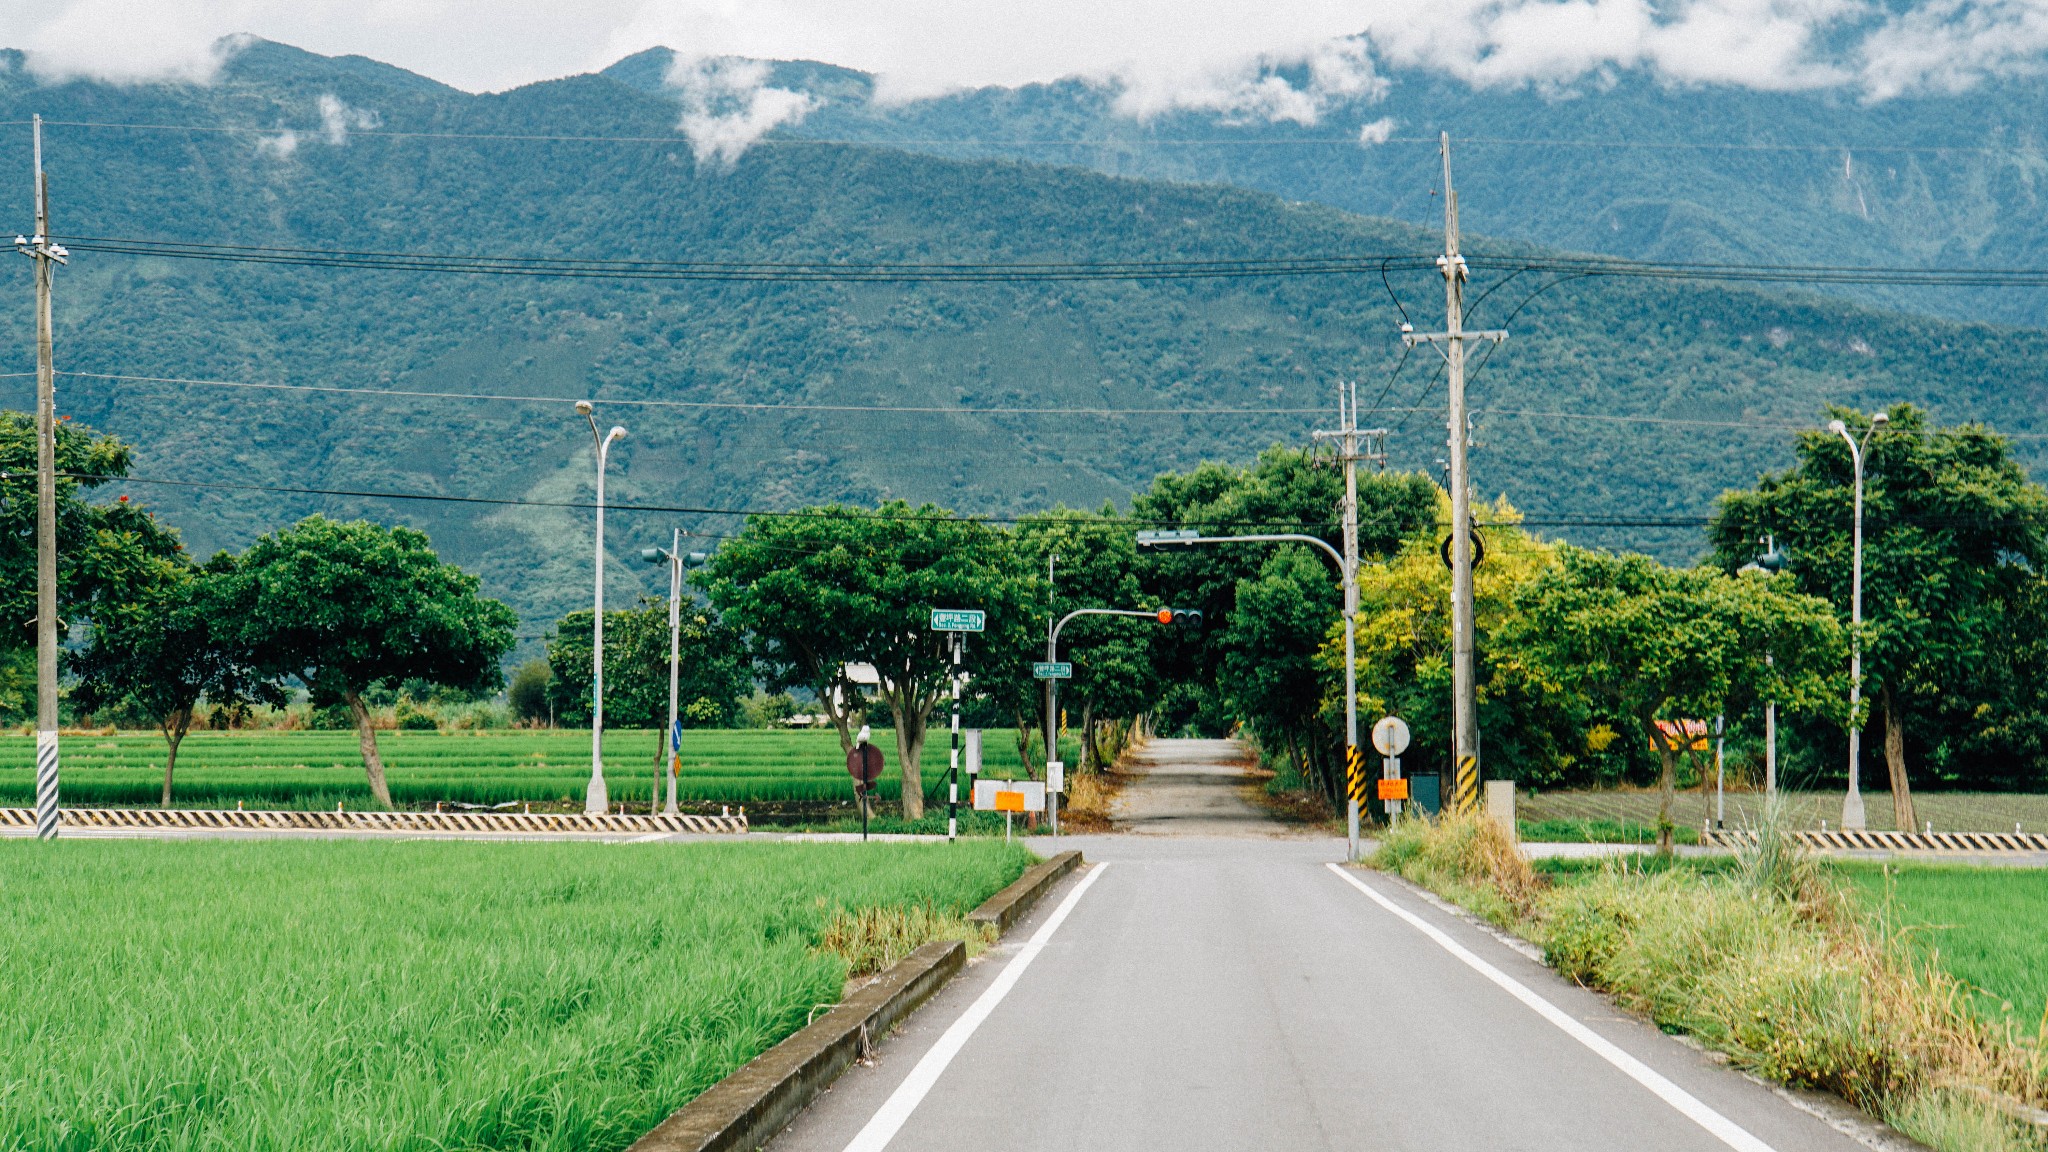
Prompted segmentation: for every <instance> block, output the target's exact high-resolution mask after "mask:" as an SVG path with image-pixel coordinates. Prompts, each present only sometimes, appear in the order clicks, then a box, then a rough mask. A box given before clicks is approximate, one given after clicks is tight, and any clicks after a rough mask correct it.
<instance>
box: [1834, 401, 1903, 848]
mask: <svg viewBox="0 0 2048 1152" xmlns="http://www.w3.org/2000/svg"><path fill="white" fill-rule="evenodd" d="M1889 423H1891V417H1890V416H1887V415H1885V414H1884V413H1883V412H1879V413H1876V414H1875V415H1873V416H1871V418H1870V428H1869V430H1868V431H1866V432H1864V433H1863V439H1862V440H1861V441H1860V442H1859V441H1858V440H1857V439H1856V438H1855V437H1854V436H1851V435H1849V426H1848V425H1846V424H1844V423H1842V422H1841V421H1840V420H1830V421H1828V431H1830V432H1833V433H1834V434H1835V435H1837V436H1840V437H1841V438H1842V439H1843V440H1844V441H1846V442H1847V443H1848V445H1849V462H1850V464H1852V465H1853V466H1854V467H1855V470H1856V515H1855V520H1854V527H1853V528H1852V529H1851V540H1852V543H1851V545H1850V560H1849V627H1850V632H1849V792H1848V795H1846V796H1844V797H1843V798H1842V827H1843V828H1844V829H1860V828H1862V827H1863V825H1864V822H1863V789H1862V780H1861V777H1862V770H1861V758H1860V756H1859V752H1860V746H1861V744H1862V743H1863V722H1862V719H1861V718H1860V717H1859V716H1857V714H1856V708H1857V705H1858V704H1860V703H1862V700H1863V635H1862V625H1863V453H1864V450H1865V449H1866V448H1868V447H1869V446H1870V438H1871V437H1872V436H1875V435H1877V433H1878V431H1879V430H1880V429H1882V428H1883V427H1884V426H1885V425H1887V424H1889Z"/></svg>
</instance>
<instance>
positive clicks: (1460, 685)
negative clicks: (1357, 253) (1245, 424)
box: [1402, 132, 1508, 812]
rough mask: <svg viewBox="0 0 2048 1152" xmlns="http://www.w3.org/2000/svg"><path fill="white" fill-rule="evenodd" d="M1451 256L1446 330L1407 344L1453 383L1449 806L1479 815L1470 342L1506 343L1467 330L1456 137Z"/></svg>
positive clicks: (1440, 262) (1446, 269)
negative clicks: (1440, 366) (1431, 355)
mask: <svg viewBox="0 0 2048 1152" xmlns="http://www.w3.org/2000/svg"><path fill="white" fill-rule="evenodd" d="M1442 139H1443V144H1442V151H1443V163H1444V254H1443V255H1442V256H1439V257H1437V261H1436V263H1437V267H1438V268H1439V269H1441V270H1442V272H1443V274H1444V331H1442V332H1437V333H1430V334H1427V335H1423V334H1418V333H1411V334H1409V335H1406V336H1403V337H1402V339H1403V340H1404V341H1405V342H1407V343H1408V344H1410V345H1411V346H1412V345H1414V344H1417V343H1431V344H1441V345H1443V349H1442V350H1443V355H1444V361H1445V367H1446V369H1447V372H1446V375H1447V377H1448V379H1449V380H1450V405H1449V407H1450V411H1449V419H1448V420H1447V421H1446V423H1447V424H1448V426H1449V431H1450V450H1451V452H1450V462H1451V474H1450V485H1451V539H1450V553H1451V772H1450V775H1449V778H1448V779H1447V780H1446V781H1445V782H1444V783H1445V785H1447V786H1446V787H1445V788H1444V789H1443V791H1442V793H1441V794H1442V795H1443V797H1444V807H1445V808H1446V809H1448V810H1450V811H1453V812H1472V811H1476V810H1477V809H1478V807H1479V714H1478V712H1477V711H1476V709H1475V708H1474V701H1473V698H1472V681H1473V658H1474V655H1473V643H1472V474H1471V465H1470V463H1469V462H1468V461H1467V460H1466V457H1465V450H1466V447H1467V440H1468V435H1467V430H1466V424H1467V418H1466V411H1465V341H1467V340H1475V339H1476V340H1492V341H1493V342H1495V343H1499V342H1500V341H1502V340H1505V339H1507V336H1508V334H1507V333H1506V332H1501V331H1486V332H1467V331H1465V281H1466V279H1467V278H1468V276H1469V271H1468V269H1467V268H1466V266H1465V257H1464V256H1463V255H1461V254H1460V253H1459V251H1458V193H1457V190H1456V189H1455V188H1453V187H1452V185H1451V134H1450V133H1449V132H1445V133H1444V134H1443V138H1442Z"/></svg>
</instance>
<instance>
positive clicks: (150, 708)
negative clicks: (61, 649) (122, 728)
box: [71, 556, 285, 808]
mask: <svg viewBox="0 0 2048 1152" xmlns="http://www.w3.org/2000/svg"><path fill="white" fill-rule="evenodd" d="M232 570H233V561H232V559H231V558H226V559H222V560H219V561H217V562H216V563H215V564H214V565H213V566H211V567H209V568H195V567H193V566H192V565H191V564H190V563H189V562H187V561H186V560H185V559H184V558H183V557H182V556H180V557H177V558H175V559H170V560H165V561H163V562H162V563H161V565H160V568H159V572H158V575H157V578H156V579H155V580H154V581H152V582H151V583H150V584H149V585H148V586H146V587H144V588H142V589H139V590H138V591H137V594H136V595H135V596H134V597H133V598H132V599H130V600H128V601H127V602H125V603H123V604H121V605H119V606H110V607H108V608H105V609H103V610H102V611H101V612H100V613H99V614H98V615H97V616H96V617H95V618H94V620H93V628H92V639H91V641H90V642H89V643H88V644H87V645H86V646H85V648H84V649H83V650H81V651H80V652H78V653H77V654H76V656H75V657H73V659H72V660H71V668H72V671H73V672H74V673H76V674H77V676H78V677H79V683H78V686H77V687H76V688H75V689H73V691H72V694H71V698H72V700H73V702H74V703H76V704H77V705H78V707H80V708H81V709H85V710H87V711H96V710H98V709H100V708H104V707H108V706H112V705H119V704H125V705H126V706H128V707H130V708H132V709H134V710H135V711H136V712H139V713H141V714H142V715H144V716H146V717H148V718H149V720H150V721H151V722H152V723H153V724H155V725H156V728H157V731H159V732H161V733H163V737H164V743H165V745H166V748H165V752H164V791H163V801H162V803H163V806H164V807H166V808H168V807H170V806H171V785H172V781H173V778H174V777H175V775H176V773H177V768H178V746H179V745H180V744H181V743H183V742H184V739H185V734H186V733H187V732H190V731H191V729H192V717H193V713H194V711H195V710H196V709H197V708H198V706H199V702H200V701H201V700H202V699H204V700H207V701H210V702H212V703H213V704H214V705H216V706H222V707H227V708H230V709H233V708H235V707H237V706H238V705H243V704H246V703H250V702H255V703H265V704H271V705H282V704H283V703H284V702H285V697H284V693H283V692H282V691H281V690H279V688H278V687H277V685H276V684H275V683H274V682H272V681H269V680H266V679H264V678H263V677H262V676H260V675H258V674H257V672H256V670H255V668H254V666H253V664H252V662H251V660H250V655H249V652H248V650H247V649H246V647H245V646H244V645H243V644H242V643H240V638H239V637H237V636H235V635H234V632H235V630H234V629H233V627H232V626H231V617H230V616H229V614H228V613H227V612H226V611H224V605H223V604H222V603H221V600H222V595H223V592H224V589H223V588H222V584H223V579H222V576H223V574H225V573H229V572H232Z"/></svg>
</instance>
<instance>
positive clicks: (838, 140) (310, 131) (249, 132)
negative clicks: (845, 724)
mask: <svg viewBox="0 0 2048 1152" xmlns="http://www.w3.org/2000/svg"><path fill="white" fill-rule="evenodd" d="M0 123H4V124H7V125H9V126H22V125H26V124H27V123H28V121H26V120H8V121H0ZM43 124H44V125H45V126H46V127H60V128H91V129H106V130H114V131H141V132H198V133H209V134H218V135H240V136H279V135H283V134H284V133H287V132H292V133H298V134H301V135H314V134H318V133H321V132H323V131H324V128H322V127H320V126H312V125H308V126H302V127H296V128H295V127H292V126H290V125H277V126H274V127H260V126H257V125H242V124H226V125H224V124H153V123H143V122H133V121H129V122H122V121H104V120H45V121H43ZM348 135H350V136H352V137H353V136H365V137H371V138H383V139H391V140H479V141H489V140H504V141H508V142H515V143H562V144H656V145H671V146H673V145H679V144H680V145H687V144H689V143H690V138H689V137H688V136H685V135H682V134H680V133H678V134H673V135H661V136H619V135H589V134H576V133H537V132H428V131H411V130H404V129H391V128H364V129H350V130H349V132H348ZM1457 142H1458V144H1460V145H1461V146H1462V145H1481V146H1487V147H1508V148H1593V149H1603V150H1637V151H1657V152H1766V153H1768V152H1782V153H1811V154H1824V155H1839V154H1840V153H1843V152H1849V153H1857V152H1865V153H1886V154H1891V153H1897V154H1933V155H1939V154H1948V153H1953V154H1957V155H1988V156H2000V155H2011V154H2012V153H2014V152H2015V151H2017V149H2015V148H2010V147H1995V146H1985V145H1954V144H1850V143H1818V144H1775V143H1761V142H1742V143H1724V142H1711V141H1701V142H1690V141H1675V140H1587V139H1571V138H1542V137H1511V136H1460V137H1458V138H1457ZM1413 144H1426V145H1429V146H1430V147H1432V148H1433V147H1436V146H1437V144H1438V138H1437V137H1435V136H1391V137H1388V138H1387V139H1385V140H1379V141H1374V142H1371V143H1367V142H1365V141H1362V140H1360V139H1359V138H1358V137H1357V136H1355V135H1345V136H1288V137H1255V136H1227V137H1221V136H1217V137H1184V136H1157V137H1149V136H1137V137H1129V136H1106V137H1066V138H1061V137H981V138H975V137H901V138H894V137H880V136H877V137H858V138H855V137H833V136H800V135H779V136H765V137H763V138H761V139H759V140H757V141H755V142H754V146H756V147H761V146H769V147H791V146H796V147H804V146H832V147H879V148H888V147H903V146H918V147H954V148H1027V147H1053V148H1060V147H1100V148H1115V147H1123V148H1128V147H1132V146H1152V145H1165V146H1170V147H1204V148H1206V147H1252V148H1294V147H1350V148H1361V147H1384V146H1387V145H1413Z"/></svg>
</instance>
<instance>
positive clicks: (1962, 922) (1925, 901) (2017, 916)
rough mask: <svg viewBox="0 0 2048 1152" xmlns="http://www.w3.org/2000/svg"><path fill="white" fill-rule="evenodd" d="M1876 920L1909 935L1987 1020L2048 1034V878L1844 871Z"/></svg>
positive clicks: (1895, 869)
mask: <svg viewBox="0 0 2048 1152" xmlns="http://www.w3.org/2000/svg"><path fill="white" fill-rule="evenodd" d="M1841 871H1842V873H1843V875H1845V876H1847V877H1848V878H1849V879H1851V880H1852V881H1853V882H1854V883H1855V884H1856V885H1857V887H1858V888H1859V889H1860V890H1861V891H1862V892H1863V893H1864V895H1865V896H1866V898H1867V899H1868V901H1869V905H1870V907H1871V909H1872V912H1873V914H1874V915H1878V916H1888V917H1889V918H1890V921H1891V923H1892V924H1893V925H1895V926H1899V927H1903V928H1906V929H1908V930H1909V932H1910V934H1911V936H1912V938H1913V939H1914V941H1915V943H1916V944H1917V945H1918V946H1920V947H1921V948H1923V949H1925V950H1926V954H1927V955H1928V956H1930V957H1932V958H1933V959H1934V960H1935V961H1936V962H1937V963H1939V964H1940V965H1941V966H1942V967H1943V968H1945V969H1947V970H1948V971H1949V973H1950V974H1952V975H1954V976H1955V977H1956V978H1957V979H1959V980H1962V981H1964V982H1965V983H1967V984H1969V985H1971V986H1972V987H1974V988H1975V989H1977V990H1978V994H1977V1007H1978V1010H1979V1011H1980V1012H1981V1013H1982V1014H1984V1015H1985V1016H1986V1017H1987V1018H1989V1019H1993V1020H2010V1021H2012V1022H2013V1023H2014V1024H2015V1025H2016V1026H2018V1027H2019V1029H2020V1031H2021V1032H2023V1033H2025V1034H2027V1035H2030V1036H2038V1035H2044V1034H2048V933H2044V932H2043V927H2044V925H2048V872H2043V871H2041V870H2039V869H2034V868H1971V867H1964V866H1960V865H1931V864H1906V865H1900V864H1893V865H1890V866H1889V867H1879V866H1876V865H1862V864H1848V865H1842V866H1841Z"/></svg>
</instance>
